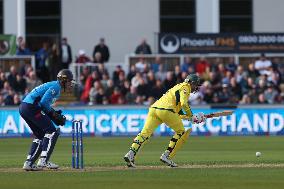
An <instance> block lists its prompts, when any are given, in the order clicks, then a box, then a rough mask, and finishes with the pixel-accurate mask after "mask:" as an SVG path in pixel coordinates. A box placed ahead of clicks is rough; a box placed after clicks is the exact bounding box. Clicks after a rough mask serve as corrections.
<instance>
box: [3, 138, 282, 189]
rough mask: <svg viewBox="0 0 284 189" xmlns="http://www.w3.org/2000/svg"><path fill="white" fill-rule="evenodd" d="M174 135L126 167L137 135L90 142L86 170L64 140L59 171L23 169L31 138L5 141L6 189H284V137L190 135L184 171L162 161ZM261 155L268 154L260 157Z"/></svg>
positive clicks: (179, 159)
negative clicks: (74, 162) (80, 168)
mask: <svg viewBox="0 0 284 189" xmlns="http://www.w3.org/2000/svg"><path fill="white" fill-rule="evenodd" d="M169 139H170V137H153V138H151V139H150V141H149V142H148V143H147V144H146V145H145V146H144V148H143V150H142V152H141V153H140V154H139V157H138V159H137V162H136V164H137V166H138V168H137V169H126V168H125V167H124V162H123V159H122V157H123V155H124V154H125V153H126V152H127V151H128V148H129V145H130V144H131V142H132V137H117V138H84V147H85V148H84V151H85V156H84V158H85V166H86V170H85V171H76V170H72V169H71V168H70V166H71V139H70V138H60V139H59V141H58V144H57V146H56V148H55V151H54V153H53V157H52V161H53V162H55V163H58V164H59V165H60V166H61V167H62V168H61V170H59V171H41V172H25V171H22V170H21V167H22V165H23V162H24V160H25V158H26V153H27V151H28V149H29V146H30V143H31V139H30V138H25V139H22V138H21V139H0V150H1V152H0V188H1V189H2V188H3V189H6V188H17V189H19V188H29V189H31V188H38V189H39V188H41V189H45V188H53V189H55V188H60V189H65V188H66V189H71V188H82V189H85V188H100V189H102V188H112V189H115V188H126V189H127V188H147V189H148V188H149V189H150V188H158V189H159V188H161V189H167V188H169V189H173V188H194V189H198V188H213V189H215V188H257V189H261V188H284V180H283V176H284V137H276V136H275V137H266V136H264V137H190V139H189V142H188V143H186V145H185V146H184V147H183V149H182V150H181V151H180V152H179V153H178V154H177V156H176V158H175V161H176V163H178V164H179V165H180V168H168V167H166V166H164V165H163V164H162V163H160V162H159V157H160V154H161V153H162V152H163V151H164V149H165V147H166V146H167V144H168V141H169ZM256 151H260V152H261V153H262V156H261V157H260V158H256V157H255V152H256Z"/></svg>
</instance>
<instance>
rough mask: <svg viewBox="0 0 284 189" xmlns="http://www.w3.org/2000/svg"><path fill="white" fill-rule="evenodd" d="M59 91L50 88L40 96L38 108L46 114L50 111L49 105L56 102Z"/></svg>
mask: <svg viewBox="0 0 284 189" xmlns="http://www.w3.org/2000/svg"><path fill="white" fill-rule="evenodd" d="M58 94H59V89H56V88H55V87H50V88H49V89H48V90H47V91H46V92H45V93H44V95H43V96H42V98H41V100H40V106H41V108H42V109H43V111H44V112H46V113H48V112H50V111H51V109H52V108H51V105H52V104H53V103H54V102H55V101H56V100H57V98H58Z"/></svg>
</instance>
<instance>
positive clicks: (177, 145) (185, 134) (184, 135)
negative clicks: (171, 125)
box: [170, 128, 192, 159]
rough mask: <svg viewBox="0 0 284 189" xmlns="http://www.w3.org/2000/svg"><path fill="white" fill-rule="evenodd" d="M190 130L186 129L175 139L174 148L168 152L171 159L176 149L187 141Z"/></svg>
mask: <svg viewBox="0 0 284 189" xmlns="http://www.w3.org/2000/svg"><path fill="white" fill-rule="evenodd" d="M191 130H192V129H191V128H190V129H188V130H187V131H186V132H185V133H184V134H183V135H182V136H181V138H180V139H179V140H178V141H177V143H176V146H175V148H174V149H173V151H172V152H171V153H170V158H171V159H172V158H173V157H174V156H175V155H176V153H177V151H178V150H179V149H180V148H181V147H182V146H183V144H184V143H185V142H186V141H187V139H188V136H189V135H190V133H191Z"/></svg>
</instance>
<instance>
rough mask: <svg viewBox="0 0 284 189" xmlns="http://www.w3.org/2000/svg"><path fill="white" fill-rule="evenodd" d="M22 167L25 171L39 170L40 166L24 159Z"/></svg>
mask: <svg viewBox="0 0 284 189" xmlns="http://www.w3.org/2000/svg"><path fill="white" fill-rule="evenodd" d="M23 169H24V170H25V171H41V170H42V167H38V166H36V165H35V164H34V163H32V162H31V161H25V163H24V166H23Z"/></svg>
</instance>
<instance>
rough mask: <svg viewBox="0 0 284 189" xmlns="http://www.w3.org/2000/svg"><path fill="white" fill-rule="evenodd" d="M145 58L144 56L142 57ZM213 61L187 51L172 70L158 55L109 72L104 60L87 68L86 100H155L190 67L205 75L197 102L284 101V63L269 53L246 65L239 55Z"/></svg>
mask: <svg viewBox="0 0 284 189" xmlns="http://www.w3.org/2000/svg"><path fill="white" fill-rule="evenodd" d="M142 59H143V58H142ZM219 61H220V60H219V59H218V58H217V59H216V61H215V62H208V61H207V60H206V59H205V58H200V59H199V60H196V61H195V62H193V61H192V59H191V58H190V57H186V58H185V61H184V63H183V64H182V65H176V66H175V68H174V70H173V71H164V69H163V65H164V64H163V63H162V62H161V60H160V58H159V57H157V58H156V61H154V62H147V60H145V59H143V60H140V61H139V62H137V63H136V64H135V65H132V66H131V68H130V71H129V72H128V73H126V72H125V71H124V70H122V68H121V67H120V66H117V68H116V70H115V71H114V72H113V73H112V75H110V74H109V73H108V71H107V70H105V69H104V65H103V64H100V65H98V67H97V69H95V70H93V71H92V72H90V70H88V68H87V67H86V68H85V69H84V70H83V71H82V75H81V83H82V86H84V87H83V88H82V95H81V100H82V102H85V103H88V104H90V105H93V104H144V105H149V104H152V103H153V102H154V101H155V100H156V99H158V98H159V97H161V96H162V95H163V94H164V93H165V92H166V91H167V90H168V89H170V88H171V87H173V86H174V85H175V84H177V83H180V82H182V81H183V80H184V79H185V77H186V76H187V75H188V74H190V73H197V74H198V75H199V76H200V77H201V78H202V83H203V84H202V86H201V87H200V91H199V92H197V93H195V94H191V96H190V99H189V102H190V104H193V105H205V104H215V103H222V104H279V103H284V65H283V64H280V63H279V62H278V61H279V59H277V58H275V59H274V60H273V62H271V61H270V60H268V59H267V58H266V57H265V55H264V54H262V55H261V57H260V58H259V59H258V60H257V61H255V62H252V63H250V64H249V65H247V67H244V66H242V65H237V64H236V63H235V62H234V59H233V58H231V59H230V60H229V62H226V63H220V62H219Z"/></svg>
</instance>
